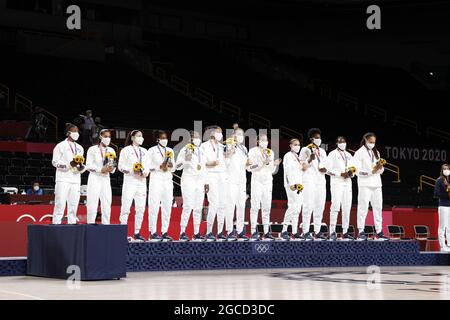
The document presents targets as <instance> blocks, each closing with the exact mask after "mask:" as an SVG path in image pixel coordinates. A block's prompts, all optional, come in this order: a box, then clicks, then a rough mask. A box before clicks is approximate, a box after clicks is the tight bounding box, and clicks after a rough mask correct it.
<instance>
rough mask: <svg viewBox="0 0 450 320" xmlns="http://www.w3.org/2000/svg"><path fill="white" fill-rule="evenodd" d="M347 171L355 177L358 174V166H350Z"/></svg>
mask: <svg viewBox="0 0 450 320" xmlns="http://www.w3.org/2000/svg"><path fill="white" fill-rule="evenodd" d="M347 173H348V175H349V176H350V177H353V176H354V175H355V174H356V167H350V168H348V169H347Z"/></svg>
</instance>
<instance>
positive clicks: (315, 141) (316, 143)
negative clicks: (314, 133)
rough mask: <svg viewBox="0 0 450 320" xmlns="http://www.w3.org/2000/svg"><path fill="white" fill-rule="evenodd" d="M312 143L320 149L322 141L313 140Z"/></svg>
mask: <svg viewBox="0 0 450 320" xmlns="http://www.w3.org/2000/svg"><path fill="white" fill-rule="evenodd" d="M313 143H314V144H315V145H316V146H318V147H320V146H321V145H322V139H313Z"/></svg>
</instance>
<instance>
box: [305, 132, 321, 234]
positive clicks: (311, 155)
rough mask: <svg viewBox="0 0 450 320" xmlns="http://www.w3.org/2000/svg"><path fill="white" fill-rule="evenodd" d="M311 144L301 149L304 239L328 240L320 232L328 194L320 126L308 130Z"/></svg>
mask: <svg viewBox="0 0 450 320" xmlns="http://www.w3.org/2000/svg"><path fill="white" fill-rule="evenodd" d="M308 138H309V141H310V144H309V145H308V146H306V147H303V148H302V150H301V151H300V156H299V157H300V160H301V161H302V162H303V168H302V169H303V187H304V191H303V210H302V220H303V221H302V229H303V235H302V240H305V241H311V240H317V241H322V240H326V236H325V235H324V234H323V233H322V232H320V228H321V226H322V217H323V210H324V209H325V201H326V196H327V190H326V188H327V182H326V179H325V173H326V172H327V169H326V165H327V153H326V152H325V150H324V149H322V148H321V147H320V146H321V145H322V132H321V130H320V129H318V128H312V129H309V131H308ZM311 215H312V216H313V222H314V234H315V236H316V237H315V239H314V238H313V236H312V234H311V233H310V232H309V224H310V222H311Z"/></svg>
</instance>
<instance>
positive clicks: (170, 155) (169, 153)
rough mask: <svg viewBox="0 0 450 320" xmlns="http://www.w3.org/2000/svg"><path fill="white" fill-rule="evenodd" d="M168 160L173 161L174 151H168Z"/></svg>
mask: <svg viewBox="0 0 450 320" xmlns="http://www.w3.org/2000/svg"><path fill="white" fill-rule="evenodd" d="M166 158H167V159H172V158H173V153H172V151H166Z"/></svg>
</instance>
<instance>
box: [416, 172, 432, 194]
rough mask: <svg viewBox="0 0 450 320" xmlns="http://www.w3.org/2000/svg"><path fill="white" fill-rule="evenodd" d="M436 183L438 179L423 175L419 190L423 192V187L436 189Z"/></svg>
mask: <svg viewBox="0 0 450 320" xmlns="http://www.w3.org/2000/svg"><path fill="white" fill-rule="evenodd" d="M435 183H436V179H434V178H432V177H429V176H426V175H421V176H420V177H419V190H420V191H423V186H430V187H433V188H434V185H435Z"/></svg>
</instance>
